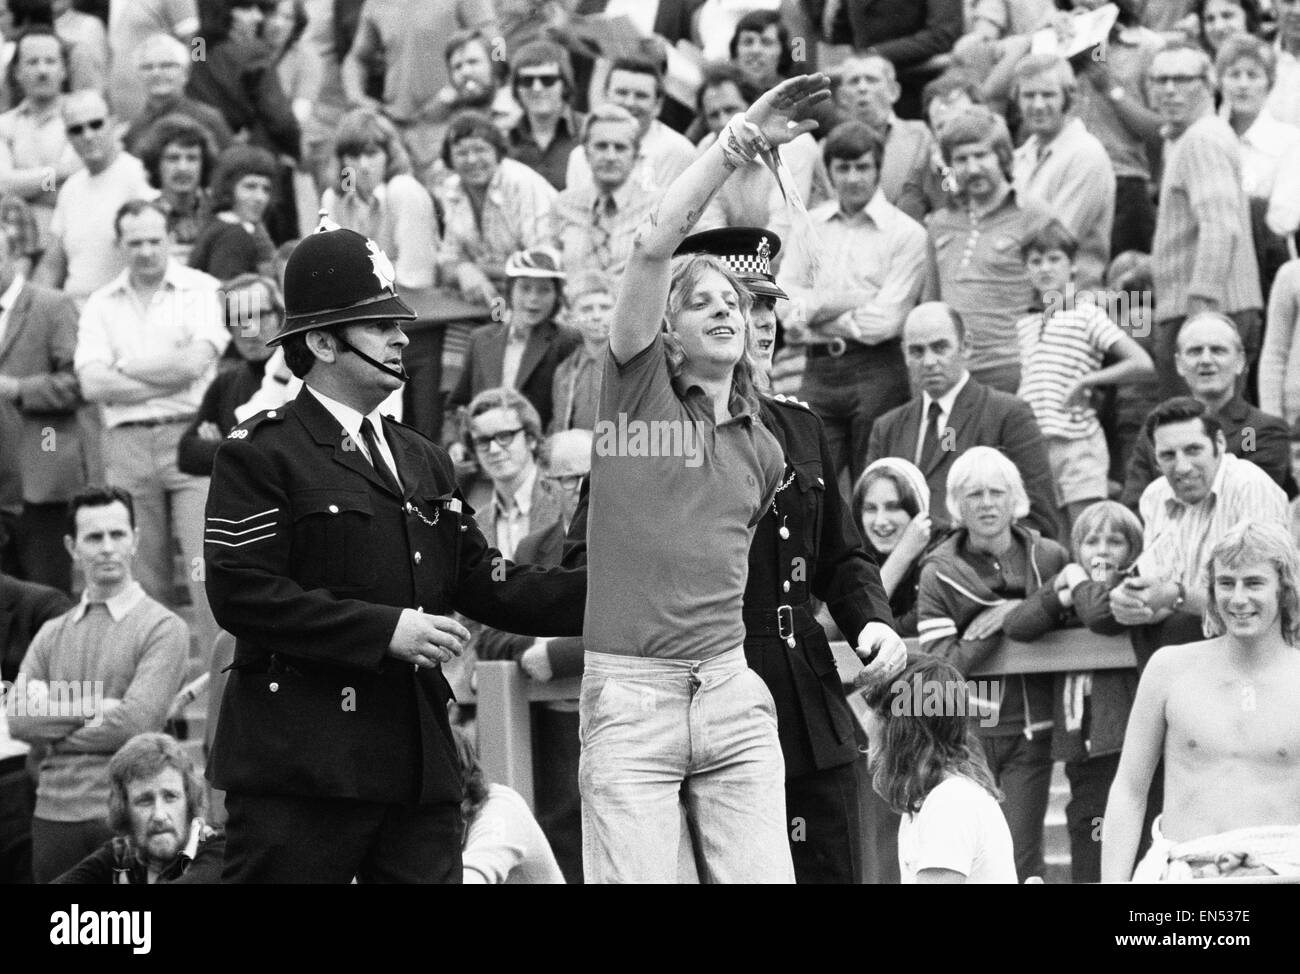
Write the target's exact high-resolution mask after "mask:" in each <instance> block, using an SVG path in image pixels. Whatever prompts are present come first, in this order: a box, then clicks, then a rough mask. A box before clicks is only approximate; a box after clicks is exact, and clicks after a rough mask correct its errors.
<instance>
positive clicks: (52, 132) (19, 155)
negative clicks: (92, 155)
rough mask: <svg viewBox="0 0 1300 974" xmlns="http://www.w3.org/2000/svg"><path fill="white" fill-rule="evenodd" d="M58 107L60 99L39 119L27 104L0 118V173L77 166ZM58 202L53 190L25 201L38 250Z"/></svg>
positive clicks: (61, 168) (73, 167) (60, 102)
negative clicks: (34, 226) (37, 234)
mask: <svg viewBox="0 0 1300 974" xmlns="http://www.w3.org/2000/svg"><path fill="white" fill-rule="evenodd" d="M61 105H62V99H59V100H58V101H56V102H55V103H54V105H53V106H52V107H51V109H50V111H48V112H47V113H45V114H44V115H39V114H37V113H36V111H35V110H34V109H33V108H32V106H31V103H30V102H27V101H24V102H23V103H22V104H20V105H19V106H18V107H17V108H14V109H12V110H10V111H7V112H5V113H4V114H3V115H0V173H2V174H8V173H11V172H13V171H14V170H19V171H21V170H32V169H44V168H46V167H49V168H51V169H59V170H64V171H67V170H70V169H75V168H76V167H77V166H78V165H79V164H80V163H79V160H78V159H77V153H76V152H74V151H73V148H72V146H71V145H70V144H69V143H68V136H67V132H66V131H65V130H64V127H63V115H62V114H61V112H60V107H61ZM57 199H58V191H57V190H55V189H43V190H42V191H40V192H39V193H37V194H36V195H34V196H30V197H27V203H28V205H29V206H30V207H31V208H32V215H33V216H34V217H36V224H37V226H38V227H39V228H40V234H41V236H40V246H41V247H44V246H45V239H46V235H47V234H48V233H49V230H50V219H51V217H52V216H53V215H54V203H55V201H56V200H57Z"/></svg>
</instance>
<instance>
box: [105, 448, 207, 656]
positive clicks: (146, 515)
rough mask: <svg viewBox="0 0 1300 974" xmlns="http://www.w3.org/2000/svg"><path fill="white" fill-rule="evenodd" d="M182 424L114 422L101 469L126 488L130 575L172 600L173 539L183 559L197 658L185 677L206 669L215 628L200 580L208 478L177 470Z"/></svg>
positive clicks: (152, 592) (160, 597)
mask: <svg viewBox="0 0 1300 974" xmlns="http://www.w3.org/2000/svg"><path fill="white" fill-rule="evenodd" d="M187 425H188V424H186V423H167V424H165V425H162V426H117V427H113V428H112V429H107V430H105V431H104V471H105V475H106V476H107V478H108V482H109V484H111V485H113V486H114V487H121V488H123V489H124V490H128V491H130V492H131V497H132V499H133V500H134V502H135V526H136V530H137V531H138V532H139V536H140V548H139V552H138V553H137V555H136V558H135V577H136V579H137V580H138V581H139V582H140V584H141V585H142V586H144V590H145V591H146V592H148V593H149V595H151V596H152V597H153V598H155V599H157V600H158V601H159V602H161V603H162V604H163V605H168V606H170V605H172V604H173V603H174V601H175V599H174V582H173V580H174V579H175V577H176V569H175V562H174V560H173V555H172V553H173V551H174V542H179V544H180V548H181V554H182V556H183V557H184V560H185V574H184V579H185V581H186V583H187V584H188V585H189V590H190V600H191V602H192V603H193V606H194V608H193V612H192V614H191V615H190V633H191V635H192V636H193V637H194V640H195V642H196V643H197V654H198V655H197V659H198V660H199V661H200V662H201V664H202V665H201V666H199V664H198V663H196V664H195V666H194V667H191V672H190V674H189V675H190V676H194V675H196V674H197V673H199V672H202V671H206V669H207V664H208V660H209V658H210V656H211V654H212V646H213V643H214V642H215V641H216V638H217V633H218V632H219V631H220V630H219V629H218V627H217V623H216V620H215V619H213V618H212V610H211V609H210V608H209V607H208V595H207V591H206V590H205V588H204V585H203V568H204V566H203V523H204V521H203V519H204V516H205V515H204V508H205V507H206V505H207V503H208V478H207V477H194V476H191V475H190V474H184V473H181V472H180V470H178V469H177V467H176V447H177V445H178V444H179V443H180V439H181V434H182V433H184V432H185V429H186V426H187Z"/></svg>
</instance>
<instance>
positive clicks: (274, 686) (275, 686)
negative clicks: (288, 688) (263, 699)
mask: <svg viewBox="0 0 1300 974" xmlns="http://www.w3.org/2000/svg"><path fill="white" fill-rule="evenodd" d="M267 689H268V690H270V691H271V692H272V693H279V692H280V684H278V683H272V684H271V685H270V686H269V687H267Z"/></svg>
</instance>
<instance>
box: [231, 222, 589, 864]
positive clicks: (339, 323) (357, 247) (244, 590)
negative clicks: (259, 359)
mask: <svg viewBox="0 0 1300 974" xmlns="http://www.w3.org/2000/svg"><path fill="white" fill-rule="evenodd" d="M393 279H394V270H393V266H392V262H391V261H390V260H389V259H388V257H387V255H385V254H384V252H383V251H382V250H380V249H379V247H378V246H377V245H376V244H375V242H374V241H372V240H367V239H366V238H365V237H363V236H361V235H360V234H358V233H355V232H353V231H351V230H342V229H337V228H333V229H331V228H327V227H325V226H322V227H321V228H320V230H318V232H316V233H314V234H311V235H310V236H308V237H307V238H306V239H305V240H304V241H303V242H302V243H301V244H299V245H298V247H297V248H296V249H295V250H294V252H293V254H292V255H291V256H290V258H289V263H288V265H287V267H286V268H285V304H286V307H287V312H288V314H287V317H286V319H285V324H284V327H283V328H282V329H281V330H280V332H279V333H278V334H277V335H276V336H275V338H273V339H272V344H276V345H283V346H284V358H285V361H286V363H287V364H288V366H289V368H290V369H291V370H292V371H293V373H294V375H296V376H297V377H298V378H300V379H302V380H303V382H304V387H303V389H302V391H300V392H299V393H298V395H297V397H296V398H295V399H294V400H293V401H292V402H291V403H289V404H288V405H286V406H283V407H278V408H275V409H270V410H267V411H265V412H262V413H258V414H257V415H255V416H253V417H252V418H250V419H248V420H246V421H245V422H244V423H242V424H240V425H239V426H236V427H235V428H234V429H233V430H231V432H230V434H229V436H228V437H227V439H226V440H225V442H224V443H223V444H222V446H221V448H220V449H219V450H218V451H217V456H216V462H215V465H214V467H213V472H212V487H211V490H210V492H209V503H208V510H207V522H206V524H207V526H206V556H207V564H206V567H207V585H208V594H209V597H210V598H211V604H212V609H213V612H214V614H215V615H216V617H217V621H218V622H219V623H221V625H222V627H223V628H224V629H226V630H227V631H228V632H230V633H232V634H233V635H234V636H235V640H236V642H235V654H234V663H233V664H232V668H231V673H230V677H229V681H228V683H227V684H226V689H225V693H224V695H223V697H222V703H221V713H220V719H219V721H218V724H217V731H216V737H215V740H214V741H213V745H212V755H211V760H210V762H209V764H208V774H209V777H210V779H211V781H212V783H213V785H214V786H215V787H217V788H220V789H223V790H224V791H225V792H226V809H227V812H228V813H229V818H228V820H227V848H226V861H225V868H224V871H223V876H222V878H223V881H225V882H242V883H279V882H327V883H348V882H350V881H351V880H352V879H353V878H354V877H355V878H356V879H358V880H359V881H361V882H410V883H415V882H442V883H454V882H459V881H460V879H461V875H462V867H461V858H460V850H461V841H462V839H463V823H462V821H461V811H460V803H461V798H462V782H461V775H460V771H459V766H458V762H457V757H456V748H455V744H454V742H453V739H452V735H451V728H450V726H449V722H448V717H447V704H448V702H449V700H450V697H451V690H450V687H449V686H448V684H447V681H446V679H445V678H444V677H443V674H442V670H441V667H442V664H444V663H446V662H448V661H449V660H451V659H452V658H454V657H456V656H459V655H460V654H461V653H462V652H463V650H464V646H465V641H466V640H467V639H468V636H469V633H468V631H467V630H466V629H465V627H464V626H462V625H461V624H460V623H459V622H458V621H456V620H455V619H454V618H452V613H453V612H456V611H459V612H462V613H464V614H465V615H466V616H468V617H470V618H471V619H474V620H476V621H479V622H483V623H485V624H488V625H492V626H496V627H497V628H500V629H505V630H507V631H510V632H517V633H522V634H530V635H574V634H576V633H578V632H580V631H581V627H582V607H583V597H584V595H585V588H586V586H585V581H586V578H585V575H584V574H583V573H580V572H578V573H572V572H562V571H558V570H557V571H554V572H549V573H548V572H543V571H541V570H540V569H534V568H523V567H516V566H513V565H511V564H510V563H509V562H507V561H506V560H505V559H504V558H503V557H502V556H501V555H500V553H499V552H497V551H496V550H495V549H493V548H492V547H490V546H489V545H488V543H487V542H486V540H485V539H484V537H483V534H482V532H481V531H480V530H479V528H478V525H477V524H476V523H475V521H474V516H473V512H472V511H471V510H469V509H468V508H467V507H466V506H465V504H464V502H463V501H462V499H461V497H460V495H459V492H458V491H457V490H456V481H455V475H454V471H453V468H452V463H451V460H450V459H449V458H448V456H447V454H446V453H445V452H444V451H443V450H442V449H441V448H439V447H437V446H436V445H434V444H433V443H432V442H430V441H429V440H427V439H426V438H425V437H423V436H422V435H421V434H420V433H418V432H417V431H415V430H413V429H411V428H409V427H406V426H403V425H402V424H400V423H398V422H396V421H394V420H392V419H390V418H388V417H386V416H383V415H381V413H380V411H379V406H380V404H381V403H382V402H383V401H384V400H385V399H386V398H387V397H388V396H389V395H390V394H391V393H393V392H394V391H395V390H397V389H400V388H401V386H402V384H403V382H404V381H405V379H406V373H405V371H404V370H403V368H402V349H403V348H405V346H406V344H407V341H408V339H407V337H406V335H405V334H404V333H403V331H402V328H401V322H403V321H409V320H411V319H413V318H414V317H415V313H414V312H412V311H411V310H410V309H409V308H408V307H407V305H406V304H405V302H403V301H402V300H401V298H400V297H398V295H397V292H396V289H395V285H394V280H393Z"/></svg>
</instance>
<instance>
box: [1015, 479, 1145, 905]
mask: <svg viewBox="0 0 1300 974" xmlns="http://www.w3.org/2000/svg"><path fill="white" fill-rule="evenodd" d="M1070 546H1071V550H1072V551H1073V553H1074V560H1073V561H1071V562H1070V563H1069V564H1068V565H1066V566H1065V567H1064V568H1062V569H1061V571H1059V572H1058V573H1057V574H1056V575H1054V576H1053V577H1052V578H1049V579H1048V580H1047V581H1046V582H1044V583H1043V585H1042V587H1041V588H1040V589H1038V591H1037V592H1036V593H1034V594H1033V595H1032V596H1030V597H1029V598H1028V599H1027V600H1026V601H1025V606H1024V611H1022V612H1018V613H1016V615H1015V617H1014V618H1012V619H1009V620H1008V621H1007V624H1006V627H1005V628H1006V633H1007V635H1008V636H1009V637H1010V638H1012V639H1017V640H1020V641H1021V642H1032V641H1033V640H1036V639H1038V638H1040V637H1041V636H1042V635H1043V634H1045V633H1047V632H1050V631H1051V630H1053V629H1064V628H1068V627H1071V626H1078V625H1080V624H1082V625H1084V626H1087V627H1088V629H1090V630H1092V631H1093V632H1095V633H1099V634H1102V635H1107V636H1114V635H1121V634H1123V633H1126V632H1127V629H1126V628H1125V627H1124V626H1121V625H1120V624H1119V623H1117V622H1116V621H1115V617H1114V616H1113V615H1112V614H1111V611H1110V590H1111V589H1112V588H1114V587H1115V586H1116V585H1118V584H1119V582H1120V579H1121V577H1122V576H1123V574H1124V572H1126V571H1127V570H1128V568H1129V566H1130V565H1132V564H1133V562H1135V561H1136V560H1137V557H1138V555H1140V554H1141V553H1142V522H1141V521H1139V520H1138V518H1137V515H1136V514H1134V513H1133V512H1132V511H1130V510H1129V509H1128V508H1127V507H1125V506H1124V505H1123V504H1119V503H1117V502H1115V501H1099V502H1097V503H1096V504H1093V505H1092V506H1091V507H1088V508H1086V509H1085V510H1084V511H1083V513H1082V514H1080V515H1079V519H1078V520H1077V521H1075V522H1074V529H1073V530H1072V531H1071V532H1070ZM1137 684H1138V674H1137V670H1136V668H1133V669H1123V670H1094V671H1091V672H1083V673H1058V674H1057V675H1056V679H1055V687H1054V692H1053V696H1054V698H1055V706H1054V707H1053V713H1052V719H1053V728H1052V758H1053V760H1056V761H1063V762H1065V776H1066V778H1068V779H1069V782H1070V801H1069V804H1067V805H1066V806H1065V822H1066V828H1067V830H1068V831H1069V833H1070V876H1071V881H1072V882H1075V883H1097V882H1100V881H1101V843H1099V842H1098V841H1097V838H1096V834H1095V833H1096V824H1095V823H1096V822H1097V821H1098V820H1099V819H1100V817H1101V816H1102V815H1104V814H1105V811H1106V796H1107V795H1108V794H1109V793H1110V784H1111V782H1112V781H1113V780H1114V778H1115V771H1116V769H1118V767H1119V752H1120V749H1121V748H1122V747H1123V745H1124V729H1125V727H1127V726H1128V715H1129V711H1130V710H1132V709H1133V697H1134V695H1135V694H1136V693H1137Z"/></svg>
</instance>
